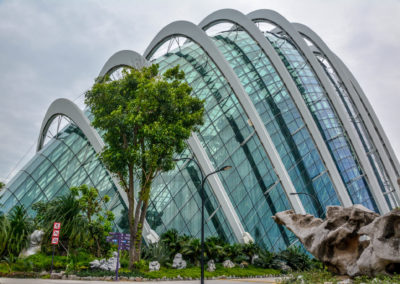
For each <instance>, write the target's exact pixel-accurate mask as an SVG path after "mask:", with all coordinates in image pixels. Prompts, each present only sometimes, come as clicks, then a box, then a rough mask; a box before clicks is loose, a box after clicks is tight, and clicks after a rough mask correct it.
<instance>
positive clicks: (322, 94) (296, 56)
mask: <svg viewBox="0 0 400 284" xmlns="http://www.w3.org/2000/svg"><path fill="white" fill-rule="evenodd" d="M265 36H266V38H267V39H268V40H269V41H270V43H271V44H272V46H273V47H274V48H275V50H276V52H277V53H278V54H279V56H280V57H281V59H282V61H283V63H284V64H285V66H286V68H287V69H288V71H289V73H290V75H291V76H292V79H293V81H294V82H295V83H296V85H297V88H298V89H299V91H300V93H301V95H302V96H303V98H304V100H305V102H306V103H307V106H308V108H309V109H310V111H311V113H312V114H313V117H314V120H315V122H316V123H317V125H318V127H319V128H320V130H321V133H322V136H323V137H324V140H325V142H326V144H327V146H328V148H329V150H330V152H331V154H332V157H333V159H334V161H335V162H336V166H337V168H338V170H339V173H340V174H341V176H342V179H343V182H344V184H345V185H346V188H347V191H348V193H349V195H350V198H351V199H352V201H353V203H355V204H362V205H364V206H365V207H367V208H369V209H371V210H374V211H378V209H377V206H376V203H375V201H374V199H373V197H372V194H371V192H370V188H369V186H368V184H367V181H366V179H365V173H364V172H363V170H362V168H361V167H360V165H359V162H358V160H357V157H356V154H355V153H354V150H353V149H352V146H351V143H350V141H349V139H348V137H347V135H346V132H345V130H344V128H343V126H342V124H341V121H340V118H339V117H338V115H337V113H336V111H335V109H334V107H333V105H332V103H331V101H330V100H329V97H328V95H327V94H326V91H325V90H324V88H323V87H322V85H321V83H320V82H319V80H318V77H317V76H316V75H315V73H314V71H313V70H312V68H311V66H310V64H309V63H308V62H307V61H306V60H305V58H304V56H303V55H302V54H301V53H300V52H299V51H298V49H297V48H296V46H295V45H294V44H293V43H292V42H291V40H289V39H288V37H286V36H282V35H277V34H274V33H270V32H267V33H265Z"/></svg>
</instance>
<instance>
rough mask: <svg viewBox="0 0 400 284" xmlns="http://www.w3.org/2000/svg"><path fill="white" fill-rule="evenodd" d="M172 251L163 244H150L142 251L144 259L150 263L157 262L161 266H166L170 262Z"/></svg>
mask: <svg viewBox="0 0 400 284" xmlns="http://www.w3.org/2000/svg"><path fill="white" fill-rule="evenodd" d="M170 255H171V253H170V251H169V250H168V247H167V246H166V245H165V243H163V242H158V243H157V244H150V245H149V246H147V247H144V248H143V249H142V258H143V259H145V260H148V261H155V260H157V261H158V262H159V263H160V264H161V265H166V264H167V262H169V261H170Z"/></svg>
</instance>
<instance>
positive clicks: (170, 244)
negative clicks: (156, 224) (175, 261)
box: [160, 229, 181, 257]
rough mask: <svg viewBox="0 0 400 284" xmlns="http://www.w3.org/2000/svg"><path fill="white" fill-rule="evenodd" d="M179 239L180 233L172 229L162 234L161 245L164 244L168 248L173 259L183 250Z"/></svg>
mask: <svg viewBox="0 0 400 284" xmlns="http://www.w3.org/2000/svg"><path fill="white" fill-rule="evenodd" d="M178 239H179V235H178V231H177V230H175V229H170V230H168V231H166V232H164V233H162V234H161V236H160V243H163V244H164V245H165V246H166V248H167V250H168V251H169V253H170V256H172V257H173V256H174V255H175V254H177V253H178V252H179V251H180V250H181V247H180V243H179V241H178Z"/></svg>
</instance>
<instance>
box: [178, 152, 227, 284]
mask: <svg viewBox="0 0 400 284" xmlns="http://www.w3.org/2000/svg"><path fill="white" fill-rule="evenodd" d="M181 160H190V161H193V162H194V163H195V164H196V165H197V167H198V168H199V170H200V173H201V192H200V195H201V196H200V197H201V256H200V265H201V277H200V283H201V284H204V207H205V206H204V205H205V194H204V184H205V182H206V180H207V178H208V177H209V176H211V175H213V174H216V173H219V172H222V171H227V170H230V169H231V168H232V167H231V166H223V167H222V168H219V169H218V170H216V171H213V172H211V173H208V174H207V175H206V176H204V175H203V172H202V170H201V167H200V165H199V164H198V163H197V161H196V160H195V159H193V158H190V157H184V158H179V159H174V161H181Z"/></svg>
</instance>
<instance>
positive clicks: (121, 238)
mask: <svg viewBox="0 0 400 284" xmlns="http://www.w3.org/2000/svg"><path fill="white" fill-rule="evenodd" d="M109 234H110V235H109V236H107V237H106V241H107V242H109V243H113V244H118V259H117V268H116V269H115V281H118V266H119V251H120V250H121V249H122V250H129V248H130V246H131V241H130V240H131V235H130V234H123V233H119V232H110V233H109Z"/></svg>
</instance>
